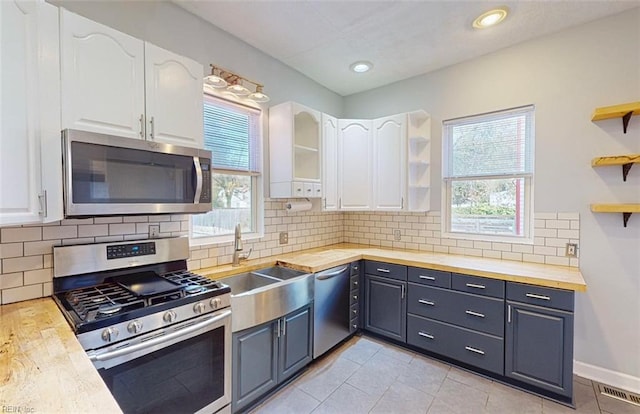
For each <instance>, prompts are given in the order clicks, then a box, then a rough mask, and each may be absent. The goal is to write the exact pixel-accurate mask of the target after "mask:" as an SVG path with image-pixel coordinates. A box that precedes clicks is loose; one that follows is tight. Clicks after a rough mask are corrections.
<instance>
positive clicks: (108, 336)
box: [102, 328, 118, 342]
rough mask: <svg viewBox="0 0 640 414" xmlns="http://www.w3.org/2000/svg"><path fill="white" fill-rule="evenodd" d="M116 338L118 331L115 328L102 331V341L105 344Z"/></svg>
mask: <svg viewBox="0 0 640 414" xmlns="http://www.w3.org/2000/svg"><path fill="white" fill-rule="evenodd" d="M117 337H118V330H117V329H116V328H107V329H105V330H104V331H102V340H103V341H105V342H112V341H114V340H115V339H116V338H117Z"/></svg>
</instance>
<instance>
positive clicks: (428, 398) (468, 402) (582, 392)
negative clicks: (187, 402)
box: [251, 336, 640, 414]
mask: <svg viewBox="0 0 640 414" xmlns="http://www.w3.org/2000/svg"><path fill="white" fill-rule="evenodd" d="M574 395H575V404H576V409H575V410H573V409H571V408H568V407H565V406H563V405H560V404H557V403H554V402H551V401H549V400H546V399H543V398H540V397H537V396H535V395H532V394H528V393H525V392H522V391H519V390H516V389H514V388H511V387H508V386H505V385H502V384H500V383H498V382H494V381H491V380H489V379H486V378H484V377H481V376H478V375H475V374H472V373H469V372H467V371H463V370H461V369H458V368H456V367H453V366H450V365H448V364H444V363H442V362H439V361H436V360H434V359H431V358H428V357H425V356H423V355H419V354H416V353H413V352H410V351H408V350H405V349H402V348H399V347H395V346H393V345H390V344H386V343H384V342H379V341H377V340H375V339H373V338H370V337H367V336H362V337H359V336H355V337H353V338H351V339H350V340H348V341H347V342H345V343H344V344H343V345H342V346H340V347H339V348H338V349H336V350H334V351H332V352H331V354H329V355H327V356H326V357H324V358H322V359H320V360H318V361H316V362H314V363H313V364H312V365H311V366H310V367H309V369H308V370H307V371H306V372H305V373H304V374H303V375H301V376H300V377H299V378H297V379H296V380H295V381H293V382H292V383H291V384H289V385H288V386H287V387H285V388H284V389H282V390H280V391H279V392H278V393H276V394H274V395H273V396H271V397H270V398H269V399H268V400H266V401H265V402H264V403H262V404H261V405H259V406H257V407H256V408H255V409H254V410H252V412H251V413H252V414H289V413H290V414H307V413H313V414H325V413H326V414H328V413H336V414H338V413H339V414H358V413H372V414H373V413H400V414H413V413H421V414H427V413H428V414H490V413H497V414H503V413H504V414H511V413H513V414H516V413H518V414H520V413H522V414H563V413H567V414H571V413H575V414H640V407H637V406H633V405H631V404H628V403H624V402H620V401H618V400H615V399H612V398H609V397H600V398H599V399H596V394H595V391H594V387H593V384H592V383H591V381H590V380H587V379H584V378H580V377H575V378H574Z"/></svg>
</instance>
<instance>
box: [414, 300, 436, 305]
mask: <svg viewBox="0 0 640 414" xmlns="http://www.w3.org/2000/svg"><path fill="white" fill-rule="evenodd" d="M418 303H422V304H423V305H429V306H436V304H435V302H432V301H430V300H425V299H418Z"/></svg>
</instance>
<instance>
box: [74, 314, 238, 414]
mask: <svg viewBox="0 0 640 414" xmlns="http://www.w3.org/2000/svg"><path fill="white" fill-rule="evenodd" d="M87 354H88V356H89V358H90V359H91V361H92V362H93V364H94V366H95V367H96V368H97V369H98V372H99V373H100V376H101V377H102V379H103V380H104V381H105V383H106V384H107V387H108V388H109V390H110V391H111V393H112V394H113V396H114V397H115V399H116V401H117V402H118V404H119V405H120V408H121V409H122V411H123V412H124V413H129V412H136V413H163V412H166V413H214V412H216V411H218V410H220V409H221V408H223V407H225V406H226V405H228V404H230V403H231V310H230V309H225V310H221V311H218V312H215V313H212V314H208V315H205V316H201V317H198V318H194V319H192V320H190V321H186V322H183V323H180V324H176V325H173V326H170V327H167V328H163V329H158V330H156V331H153V332H150V333H149V334H146V335H142V336H139V337H136V338H133V339H131V340H127V341H123V342H121V343H117V344H114V345H112V346H109V347H105V348H101V349H98V350H95V351H90V352H88V353H87Z"/></svg>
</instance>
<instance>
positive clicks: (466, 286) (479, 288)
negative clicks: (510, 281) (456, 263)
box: [451, 273, 504, 298]
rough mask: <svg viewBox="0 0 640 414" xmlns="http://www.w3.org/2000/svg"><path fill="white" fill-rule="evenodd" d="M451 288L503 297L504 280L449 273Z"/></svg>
mask: <svg viewBox="0 0 640 414" xmlns="http://www.w3.org/2000/svg"><path fill="white" fill-rule="evenodd" d="M451 288H452V289H455V290H460V291H462V292H469V293H475V294H477V295H485V296H493V297H494V298H504V281H503V280H497V279H488V278H486V277H478V276H469V275H462V274H459V273H452V274H451Z"/></svg>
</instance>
